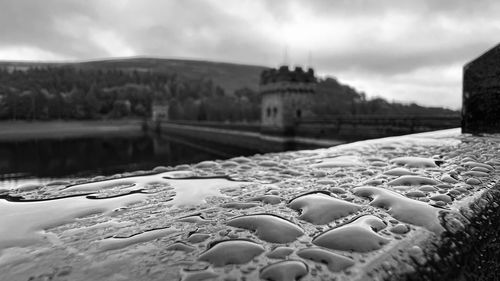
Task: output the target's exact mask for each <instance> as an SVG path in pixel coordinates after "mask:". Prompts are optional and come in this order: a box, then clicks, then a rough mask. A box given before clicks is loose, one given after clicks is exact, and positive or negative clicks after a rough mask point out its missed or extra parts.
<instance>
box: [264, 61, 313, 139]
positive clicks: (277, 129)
mask: <svg viewBox="0 0 500 281" xmlns="http://www.w3.org/2000/svg"><path fill="white" fill-rule="evenodd" d="M315 89H316V77H315V76H314V70H313V69H311V68H309V69H308V70H307V72H305V71H304V70H302V68H301V67H296V68H295V69H294V70H290V69H289V68H288V66H281V67H280V68H279V69H274V68H273V69H268V70H264V71H263V72H262V74H261V77H260V93H261V98H262V103H261V107H262V109H261V131H262V132H263V133H266V134H278V135H293V134H294V128H295V125H296V124H297V122H298V121H300V120H301V119H303V118H304V117H308V116H311V115H312V113H311V104H312V102H311V101H312V98H314V97H313V96H312V95H313V94H314V92H315Z"/></svg>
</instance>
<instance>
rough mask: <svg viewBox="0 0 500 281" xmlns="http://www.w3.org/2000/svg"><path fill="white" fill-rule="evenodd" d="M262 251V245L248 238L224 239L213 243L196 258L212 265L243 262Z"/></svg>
mask: <svg viewBox="0 0 500 281" xmlns="http://www.w3.org/2000/svg"><path fill="white" fill-rule="evenodd" d="M263 252H264V247H262V246H261V245H259V244H257V243H254V242H252V241H249V240H238V239H234V240H224V241H218V242H216V243H213V244H212V245H211V246H210V248H209V249H208V250H206V251H205V252H204V253H202V254H201V255H200V257H199V258H198V260H200V261H206V262H209V263H211V264H212V265H214V266H225V265H227V264H243V263H247V262H249V261H251V260H252V259H253V258H254V257H256V256H258V255H260V254H262V253H263Z"/></svg>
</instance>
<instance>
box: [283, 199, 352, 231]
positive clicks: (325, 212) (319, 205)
mask: <svg viewBox="0 0 500 281" xmlns="http://www.w3.org/2000/svg"><path fill="white" fill-rule="evenodd" d="M289 207H290V208H292V209H294V210H296V211H299V212H301V214H300V216H299V218H300V219H302V220H305V221H308V222H310V223H313V224H327V223H329V222H332V221H334V220H336V219H339V218H342V217H345V216H347V215H349V214H352V213H354V212H356V211H358V210H360V209H361V207H360V206H358V205H356V204H353V203H349V202H346V201H343V200H340V199H336V198H334V197H331V196H329V195H326V194H324V193H309V194H306V195H301V196H299V197H296V198H294V199H292V200H291V201H290V203H289Z"/></svg>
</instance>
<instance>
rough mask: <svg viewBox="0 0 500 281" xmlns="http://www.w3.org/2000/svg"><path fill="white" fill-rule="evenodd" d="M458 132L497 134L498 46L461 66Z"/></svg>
mask: <svg viewBox="0 0 500 281" xmlns="http://www.w3.org/2000/svg"><path fill="white" fill-rule="evenodd" d="M462 131H463V132H464V133H498V132H500V45H497V46H495V47H493V48H492V49H490V50H488V51H487V52H486V53H484V54H483V55H481V56H480V57H478V58H476V59H475V60H473V61H471V62H469V63H468V64H466V65H465V66H464V77H463V105H462Z"/></svg>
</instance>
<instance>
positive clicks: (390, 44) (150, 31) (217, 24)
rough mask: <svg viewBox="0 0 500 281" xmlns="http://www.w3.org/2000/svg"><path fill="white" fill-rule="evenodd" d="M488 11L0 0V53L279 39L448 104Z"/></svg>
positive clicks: (229, 46)
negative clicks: (444, 78)
mask: <svg viewBox="0 0 500 281" xmlns="http://www.w3.org/2000/svg"><path fill="white" fill-rule="evenodd" d="M498 14H500V2H497V1H494V0H482V1H468V0H457V1H451V0H442V1H434V0H426V1H410V0H397V1H396V0H381V1H369V0H337V1H330V0H308V1H301V0H290V1H286V2H285V1H274V0H238V1H233V0H205V1H195V0H177V1H174V0H172V1H160V0H144V1H128V0H113V1H100V0H87V1H77V0H44V1H37V0H16V1H1V2H0V59H38V60H61V59H81V60H86V59H92V58H102V57H112V56H114V57H117V56H129V55H144V56H160V57H184V58H198V59H206V60H216V61H227V62H238V63H248V64H260V65H267V66H277V65H278V64H280V63H282V62H283V52H284V49H285V48H286V47H287V48H288V53H289V57H290V59H289V62H290V63H293V64H305V63H306V62H307V57H308V53H309V52H311V53H312V57H313V60H312V61H313V65H314V66H315V68H316V69H317V71H318V72H319V73H323V74H328V75H333V76H337V77H339V78H341V79H345V81H346V82H349V83H352V84H353V86H355V87H358V88H360V89H363V90H364V91H366V92H367V94H368V95H372V96H373V95H381V96H384V97H386V98H388V99H390V100H391V99H396V100H403V101H418V102H421V103H424V104H427V105H433V103H437V102H439V105H446V106H448V107H453V108H457V107H458V106H459V102H455V101H456V100H459V92H460V84H461V75H457V73H461V67H462V65H463V64H465V63H466V62H467V61H469V60H471V59H472V58H474V57H476V56H477V55H479V53H481V52H482V51H484V50H486V49H488V48H489V47H491V46H492V45H494V44H496V36H497V35H498V34H500V18H498V16H497V15H498ZM449 73H454V74H453V75H451V76H450V75H449ZM447 75H448V76H449V78H447V79H446V83H444V84H443V81H442V77H443V76H446V77H448V76H447ZM434 93H439V95H440V97H441V98H440V99H435V98H432V97H433V95H434ZM427 97H429V98H427ZM436 105H437V104H436Z"/></svg>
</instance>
